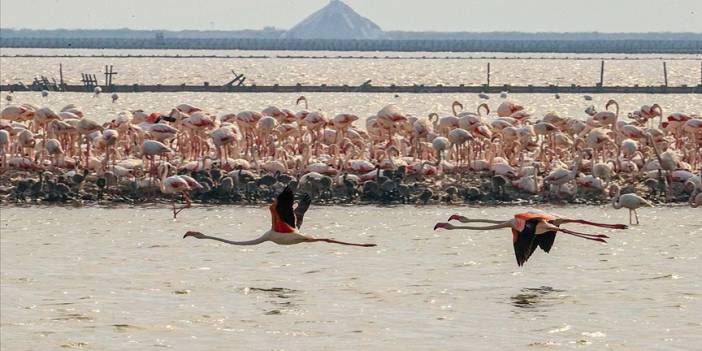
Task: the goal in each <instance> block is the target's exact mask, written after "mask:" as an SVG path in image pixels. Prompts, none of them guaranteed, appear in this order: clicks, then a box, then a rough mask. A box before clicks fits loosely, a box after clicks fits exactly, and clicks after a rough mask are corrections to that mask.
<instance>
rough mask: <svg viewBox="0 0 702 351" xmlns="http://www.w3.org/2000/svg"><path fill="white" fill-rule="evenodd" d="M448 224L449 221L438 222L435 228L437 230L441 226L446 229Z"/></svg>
mask: <svg viewBox="0 0 702 351" xmlns="http://www.w3.org/2000/svg"><path fill="white" fill-rule="evenodd" d="M447 224H448V223H436V225H435V226H434V230H437V229H439V228H442V229H446V225H447Z"/></svg>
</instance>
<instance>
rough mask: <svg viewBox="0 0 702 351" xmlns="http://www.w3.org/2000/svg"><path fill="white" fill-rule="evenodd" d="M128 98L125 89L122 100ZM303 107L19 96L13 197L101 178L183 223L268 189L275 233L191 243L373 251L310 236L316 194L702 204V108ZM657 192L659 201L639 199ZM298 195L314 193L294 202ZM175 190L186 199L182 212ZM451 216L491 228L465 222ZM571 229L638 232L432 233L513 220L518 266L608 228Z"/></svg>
mask: <svg viewBox="0 0 702 351" xmlns="http://www.w3.org/2000/svg"><path fill="white" fill-rule="evenodd" d="M100 93H101V92H100V91H96V92H95V94H96V96H97V95H99V94H100ZM117 98H118V96H117V95H113V96H112V101H113V102H114V101H115V100H117ZM10 100H11V99H8V101H10ZM301 103H304V109H302V110H299V111H297V112H294V111H293V110H291V109H287V108H279V107H276V106H269V107H266V108H265V109H263V110H262V111H241V112H237V113H226V114H222V115H220V116H215V115H212V114H210V113H208V112H206V111H204V110H203V109H202V108H200V107H196V106H193V105H191V104H180V105H178V106H175V107H174V108H173V109H172V110H171V111H170V112H168V113H161V112H146V111H143V110H133V111H122V112H120V113H117V114H116V115H115V116H113V118H111V119H110V120H109V121H108V122H106V123H98V122H97V121H95V120H94V119H92V118H90V116H86V114H85V113H83V111H82V109H81V108H80V107H78V106H76V105H73V104H69V105H67V106H64V107H62V108H61V109H60V110H54V109H52V108H50V107H38V106H34V105H31V104H14V105H9V106H7V107H5V108H4V109H3V110H2V112H1V115H0V157H1V159H0V174H1V175H2V176H1V177H0V181H1V182H0V185H2V187H1V189H0V194H7V193H8V189H9V193H10V194H12V195H13V196H14V199H16V200H20V199H23V198H24V196H25V194H26V193H27V192H29V193H30V196H32V197H36V196H41V195H42V193H43V195H44V198H45V199H48V198H50V197H51V196H55V195H57V194H58V195H60V196H63V198H64V199H65V196H66V194H70V193H80V191H81V189H83V188H84V187H87V185H85V183H90V182H91V181H92V182H93V183H94V184H95V186H97V188H98V189H99V191H109V188H110V186H112V187H120V186H121V187H123V188H124V187H126V188H129V189H131V190H132V191H134V192H139V193H141V192H146V191H148V190H153V189H157V191H160V192H161V193H163V194H165V195H169V196H171V197H172V198H173V217H174V218H175V217H176V216H177V215H178V213H179V212H180V211H182V210H183V209H184V208H187V207H190V205H191V203H192V196H199V198H200V199H202V198H203V196H205V195H207V194H211V193H213V192H214V193H222V192H224V193H237V192H242V191H243V192H247V191H248V192H250V191H254V192H255V191H256V190H257V189H259V190H260V188H264V189H267V190H268V192H267V193H268V194H269V195H271V196H273V195H275V198H274V199H273V203H272V204H271V205H270V211H271V217H272V225H271V229H270V230H269V231H267V232H266V233H264V234H263V235H262V236H260V237H258V238H256V239H253V240H249V241H230V240H226V239H222V238H219V237H215V236H209V235H205V234H202V233H200V232H196V231H189V232H187V233H186V234H185V236H184V238H188V237H193V238H197V239H210V240H217V241H220V242H224V243H227V244H232V245H256V244H260V243H263V242H266V241H270V242H274V243H276V244H280V245H292V244H299V243H309V242H326V243H333V244H341V245H353V246H361V247H372V246H375V244H357V243H349V242H343V241H338V240H335V239H330V238H315V237H312V236H309V235H306V234H302V233H301V232H300V231H299V228H300V227H301V225H302V221H303V217H304V214H305V212H306V211H307V209H308V208H309V206H310V204H311V202H312V201H313V197H315V198H320V197H324V193H325V191H327V192H331V193H334V192H333V189H342V192H345V193H347V194H348V195H349V196H350V198H351V199H352V198H353V195H354V194H356V195H358V193H359V192H361V193H363V194H365V195H368V194H369V193H371V194H372V193H375V194H376V195H378V194H379V195H380V196H381V197H382V196H390V197H393V196H395V197H397V196H400V198H403V194H405V195H407V194H406V193H411V192H412V190H415V191H416V190H417V189H419V190H420V195H419V196H418V197H417V198H416V199H415V200H423V201H424V202H425V203H426V202H427V201H428V200H430V199H432V198H440V199H442V198H443V199H448V200H449V201H451V200H456V199H459V200H460V198H461V197H463V200H466V201H470V200H471V198H475V197H480V196H481V195H482V193H483V192H484V191H485V186H481V184H482V185H485V184H484V183H485V182H483V183H481V181H482V180H484V179H488V181H487V184H488V187H487V188H488V192H491V193H492V195H495V196H501V195H504V192H505V191H506V190H508V191H510V192H515V193H517V194H537V195H538V194H540V195H542V196H544V197H545V198H551V197H556V198H559V199H563V198H565V199H568V198H573V197H575V196H577V195H578V194H580V193H582V192H590V193H592V194H595V196H599V197H604V198H609V199H610V200H611V202H612V205H613V207H614V208H616V209H619V208H622V207H623V208H627V209H628V210H629V223H630V224H633V223H634V218H635V222H636V224H638V223H639V218H638V213H637V211H636V210H637V209H638V208H639V207H642V206H652V201H659V200H661V199H663V200H664V201H675V200H679V199H682V198H684V199H687V201H688V202H689V204H690V205H691V206H693V207H697V206H699V205H700V204H702V172H701V170H700V169H701V168H702V117H700V116H699V115H693V114H686V113H678V112H676V113H669V114H664V113H663V110H662V108H661V106H659V105H657V104H653V105H650V106H649V105H646V106H642V107H641V108H640V109H638V110H636V111H633V112H631V113H628V114H627V115H626V117H622V116H621V115H620V109H619V105H618V103H617V102H616V101H614V100H610V101H608V102H607V104H606V105H605V106H604V109H603V110H602V111H597V109H596V107H594V106H590V107H588V108H587V109H586V110H585V111H584V115H583V116H561V115H559V114H558V113H555V112H550V113H547V114H545V115H543V116H540V118H539V117H536V116H534V115H533V114H532V113H529V112H527V110H526V109H525V108H524V107H523V106H521V105H519V104H517V103H514V102H512V101H509V100H504V101H503V102H502V103H500V104H499V106H498V107H497V109H496V113H495V114H491V113H492V111H491V108H490V106H489V105H488V104H486V103H482V104H480V105H479V106H477V108H475V109H474V112H473V111H466V110H465V106H464V105H463V104H461V103H460V102H459V101H455V102H453V104H452V111H451V113H450V114H439V113H431V114H429V115H428V116H425V117H421V116H412V115H411V114H408V113H405V112H403V111H402V110H401V109H400V107H398V106H396V105H387V106H385V107H383V108H381V109H380V110H379V111H378V113H377V114H375V115H373V116H369V117H368V118H366V119H365V128H360V127H359V126H357V125H356V123H357V121H359V117H358V116H357V115H354V114H352V113H341V114H337V115H335V116H333V117H331V116H328V115H327V114H326V113H325V112H323V111H320V110H310V109H309V107H308V102H307V99H306V98H305V97H304V96H301V97H300V98H298V99H297V101H296V102H295V106H299V105H300V104H301ZM36 176H38V179H39V180H38V181H37V180H35V178H36ZM466 178H467V180H466ZM476 180H477V182H478V183H477V185H476V183H475V181H476ZM462 181H463V183H462ZM471 182H472V183H471ZM418 184H419V185H418ZM470 184H473V185H476V186H470ZM646 188H648V189H649V193H648V194H647V197H648V198H649V199H650V200H647V199H645V198H643V197H641V196H639V195H637V194H636V193H637V192H640V191H642V189H646ZM432 189H433V191H435V192H438V194H436V193H434V192H432ZM490 189H491V190H490ZM295 192H298V193H300V194H301V197H300V199H299V202H298V204H297V206H295V205H294V202H295ZM32 194H33V195H32ZM178 194H180V195H182V197H183V199H184V201H185V205H184V206H182V207H180V208H177V207H176V202H175V195H178ZM398 194H399V195H398ZM2 198H3V199H6V198H7V196H3V197H2ZM403 199H404V198H403ZM632 214H633V216H634V217H633V218H632ZM453 220H457V221H459V222H461V223H475V222H477V223H488V224H490V225H488V226H480V227H478V226H461V225H454V224H451V223H450V221H453ZM568 223H577V224H584V225H591V226H596V227H602V228H608V229H626V228H627V226H626V225H623V224H604V223H596V222H591V221H586V220H582V219H568V218H563V217H559V216H554V215H551V214H546V213H541V212H525V213H519V214H517V215H515V216H514V218H512V219H509V220H489V219H475V218H474V219H470V218H467V217H464V216H460V215H453V216H451V217H450V218H449V222H444V223H437V224H436V226H435V227H434V229H435V230H436V229H447V230H454V229H467V230H493V229H500V228H510V229H511V230H512V234H513V236H512V239H513V245H514V252H515V256H516V259H517V263H518V265H520V266H521V265H523V264H524V263H525V262H526V261H527V260H528V259H529V257H530V256H531V255H532V254H533V252H534V251H535V250H536V248H541V249H542V250H543V251H545V252H549V251H550V249H551V247H552V245H553V242H554V240H555V236H556V234H557V233H562V234H568V235H571V236H575V237H579V238H583V239H587V240H592V241H597V242H606V241H605V239H606V238H608V236H607V235H605V234H586V233H580V232H576V231H573V230H570V229H565V228H561V226H562V225H564V224H568Z"/></svg>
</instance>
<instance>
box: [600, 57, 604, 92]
mask: <svg viewBox="0 0 702 351" xmlns="http://www.w3.org/2000/svg"><path fill="white" fill-rule="evenodd" d="M600 86H601V87H602V86H604V60H602V66H600Z"/></svg>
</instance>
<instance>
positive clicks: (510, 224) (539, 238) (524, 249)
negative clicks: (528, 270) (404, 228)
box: [434, 212, 627, 266]
mask: <svg viewBox="0 0 702 351" xmlns="http://www.w3.org/2000/svg"><path fill="white" fill-rule="evenodd" d="M451 220H458V221H460V222H461V223H491V224H493V225H490V226H485V227H473V226H456V225H453V224H451V223H437V224H436V226H434V230H436V229H438V228H443V229H448V230H454V229H468V230H494V229H501V228H511V229H512V243H513V245H514V255H515V256H516V258H517V264H518V265H520V266H522V265H523V264H524V263H525V262H526V261H527V260H528V259H529V257H530V256H531V254H532V253H534V251H535V250H536V247H537V246H538V247H540V248H541V249H542V250H544V251H545V252H546V253H548V252H549V251H550V250H551V247H552V246H553V242H554V240H556V233H557V232H561V233H563V234H569V235H572V236H576V237H578V238H583V239H587V240H594V241H599V242H603V243H606V242H607V241H605V240H604V239H605V238H608V236H606V235H604V234H585V233H579V232H575V231H572V230H569V229H565V228H560V226H561V225H563V224H567V223H579V224H586V225H592V226H596V227H601V228H609V229H626V228H627V226H626V225H624V224H604V223H595V222H590V221H585V220H582V219H568V218H561V217H557V216H554V215H549V214H546V213H540V212H524V213H518V214H516V215H515V216H514V218H512V219H510V220H507V221H495V220H488V219H468V218H466V217H464V216H460V215H453V216H451V217H450V218H449V221H451Z"/></svg>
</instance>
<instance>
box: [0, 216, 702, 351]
mask: <svg viewBox="0 0 702 351" xmlns="http://www.w3.org/2000/svg"><path fill="white" fill-rule="evenodd" d="M520 210H522V209H520V208H510V207H500V208H469V207H464V208H460V209H455V208H453V209H452V208H444V207H409V206H407V207H394V208H388V207H342V206H338V207H313V208H312V210H311V211H310V212H309V213H308V216H307V217H306V218H305V226H304V229H305V231H306V232H308V233H310V234H313V235H317V236H326V235H329V236H332V237H335V238H337V239H340V240H348V241H357V242H373V243H377V244H378V247H376V248H369V249H367V248H355V247H345V246H334V245H329V244H321V243H320V244H306V245H296V246H290V247H284V246H276V245H274V244H271V243H264V244H262V245H259V246H253V247H231V246H226V245H223V244H220V243H217V242H213V241H198V240H195V239H188V240H183V239H181V236H182V234H183V233H184V232H185V231H186V230H191V229H196V230H200V231H203V232H205V233H208V234H211V235H220V236H224V237H227V238H230V239H233V240H244V239H248V238H251V237H253V236H256V235H258V233H260V232H262V231H264V230H265V229H267V226H268V221H269V219H268V211H267V209H266V208H264V207H235V206H220V207H210V208H203V207H197V208H194V209H188V210H186V211H184V212H183V213H181V215H180V216H179V218H178V219H177V220H176V221H174V220H172V219H171V218H170V213H169V210H168V208H166V206H164V207H162V208H126V207H122V208H109V209H106V208H63V207H24V208H20V207H3V208H2V210H1V221H0V230H1V236H0V244H1V245H0V248H1V255H0V259H1V263H2V274H1V276H0V278H1V281H0V283H1V284H0V288H1V290H2V299H1V302H0V307H1V312H2V313H0V315H1V317H0V318H1V319H0V320H1V325H2V328H0V333H1V335H0V337H1V338H0V339H1V340H2V348H3V349H7V350H24V349H39V350H48V349H58V348H60V347H68V348H80V347H82V348H84V349H91V350H124V349H127V348H129V349H139V350H144V349H152V348H153V349H155V348H156V347H169V348H173V349H210V350H214V349H232V348H235V349H236V348H241V347H244V348H245V349H293V350H296V349H323V348H329V347H330V346H331V347H333V348H334V349H359V348H365V349H370V348H373V349H384V350H400V349H402V350H408V349H411V350H415V349H417V350H418V349H443V350H458V349H466V348H467V347H468V348H471V349H480V350H506V349H509V350H513V349H522V350H523V349H542V348H548V349H556V350H559V349H575V348H584V347H587V349H592V350H601V349H612V350H642V349H653V350H675V349H699V348H700V347H702V340H700V338H699V334H700V330H702V317H700V316H702V301H701V299H702V283H701V281H702V280H701V279H700V273H699V267H700V264H699V252H700V250H701V249H702V246H701V245H700V240H699V238H700V236H702V219H700V216H699V214H700V211H699V210H698V209H691V208H688V207H660V208H648V209H642V210H641V211H640V212H641V220H642V223H643V224H642V225H639V226H634V227H632V228H631V229H629V230H627V231H619V232H613V233H611V234H612V235H611V237H612V238H611V239H610V241H609V244H607V245H604V244H598V243H592V242H589V241H585V240H580V239H577V238H572V237H559V238H558V239H557V240H556V243H555V246H554V248H553V250H552V252H551V254H549V255H546V254H544V253H543V252H536V253H535V254H534V256H533V257H532V258H531V260H530V261H529V262H528V263H527V265H526V266H525V267H522V268H519V267H517V265H516V263H515V259H514V254H513V252H512V247H511V246H512V245H511V244H510V239H511V236H510V233H509V232H508V231H506V230H502V231H496V232H459V231H454V232H445V231H444V232H434V231H432V230H431V229H432V227H433V224H434V222H436V221H439V220H445V219H446V218H447V217H448V216H449V215H450V214H452V213H454V212H461V213H464V214H466V215H469V216H472V217H486V218H508V217H509V216H511V215H512V214H514V213H515V212H517V211H520ZM548 210H550V211H555V212H558V213H560V214H562V215H566V216H573V217H583V218H588V219H592V220H599V221H603V222H610V223H614V222H620V223H626V221H627V214H626V212H625V211H624V210H620V211H615V210H612V209H611V208H610V207H609V206H603V207H568V208H551V209H548ZM571 227H572V228H577V227H576V226H571ZM578 229H582V230H588V231H590V232H593V230H592V229H591V228H578ZM576 230H577V229H576Z"/></svg>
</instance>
